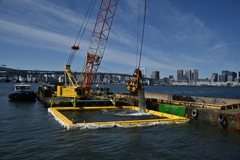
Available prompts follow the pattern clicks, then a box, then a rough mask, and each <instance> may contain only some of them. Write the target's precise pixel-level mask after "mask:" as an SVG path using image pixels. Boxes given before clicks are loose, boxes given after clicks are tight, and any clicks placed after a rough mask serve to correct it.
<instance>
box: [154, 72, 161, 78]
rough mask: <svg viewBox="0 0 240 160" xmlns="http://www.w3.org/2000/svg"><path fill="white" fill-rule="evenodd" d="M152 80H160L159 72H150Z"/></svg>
mask: <svg viewBox="0 0 240 160" xmlns="http://www.w3.org/2000/svg"><path fill="white" fill-rule="evenodd" d="M152 78H153V79H159V78H160V74H159V71H152Z"/></svg>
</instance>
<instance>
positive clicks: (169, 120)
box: [48, 106, 190, 129]
mask: <svg viewBox="0 0 240 160" xmlns="http://www.w3.org/2000/svg"><path fill="white" fill-rule="evenodd" d="M102 109H133V110H139V108H138V107H135V106H122V107H114V106H103V107H50V108H49V109H48V111H49V112H50V113H51V114H52V115H53V116H54V117H55V119H56V120H57V121H58V122H59V123H60V124H61V125H63V126H64V127H66V128H67V129H74V128H80V129H96V128H111V127H115V126H116V127H124V128H130V127H141V126H150V125H159V124H181V123H186V122H188V121H189V120H190V119H188V118H185V117H180V116H176V115H171V114H167V113H162V112H158V111H153V110H149V109H146V112H148V113H150V114H153V115H155V116H159V117H161V119H149V120H131V121H113V122H90V123H75V124H74V123H73V122H72V121H71V120H69V119H68V118H67V117H65V116H64V115H63V114H61V113H60V112H59V111H63V110H65V111H71V110H72V111H81V110H102ZM163 117H164V118H163Z"/></svg>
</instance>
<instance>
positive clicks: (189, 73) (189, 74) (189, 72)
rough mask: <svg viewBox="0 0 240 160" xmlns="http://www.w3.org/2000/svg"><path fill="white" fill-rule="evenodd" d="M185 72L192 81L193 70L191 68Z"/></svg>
mask: <svg viewBox="0 0 240 160" xmlns="http://www.w3.org/2000/svg"><path fill="white" fill-rule="evenodd" d="M185 74H186V75H187V78H188V81H189V82H190V81H191V79H192V71H191V70H185Z"/></svg>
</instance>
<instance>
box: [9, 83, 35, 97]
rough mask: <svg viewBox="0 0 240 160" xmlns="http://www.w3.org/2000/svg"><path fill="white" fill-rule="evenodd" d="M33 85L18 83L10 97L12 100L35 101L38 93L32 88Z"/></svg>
mask: <svg viewBox="0 0 240 160" xmlns="http://www.w3.org/2000/svg"><path fill="white" fill-rule="evenodd" d="M30 88H31V85H29V84H24V83H22V84H16V85H15V91H12V92H11V93H10V94H9V95H8V98H9V99H10V100H18V101H35V98H36V94H35V93H34V92H33V91H31V90H30Z"/></svg>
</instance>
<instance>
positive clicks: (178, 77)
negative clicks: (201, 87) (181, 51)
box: [177, 69, 183, 81]
mask: <svg viewBox="0 0 240 160" xmlns="http://www.w3.org/2000/svg"><path fill="white" fill-rule="evenodd" d="M182 76H183V70H181V69H180V70H177V80H178V81H179V80H180V79H181V78H182Z"/></svg>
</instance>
